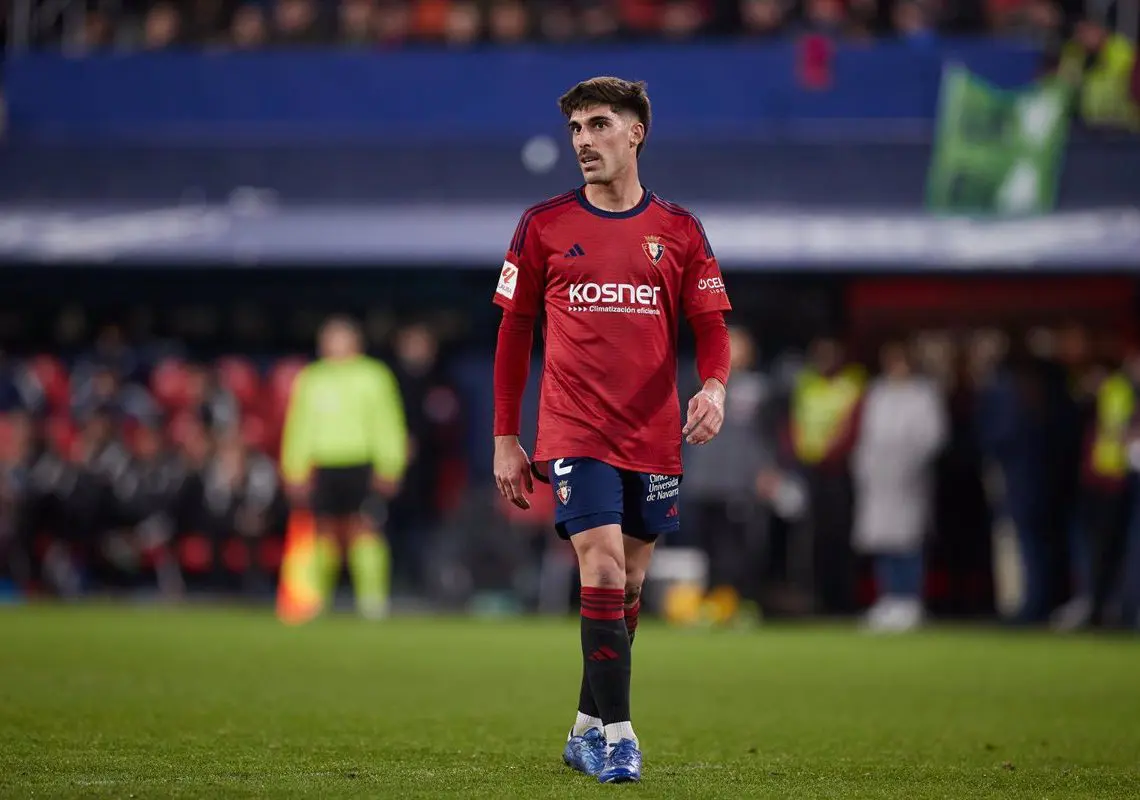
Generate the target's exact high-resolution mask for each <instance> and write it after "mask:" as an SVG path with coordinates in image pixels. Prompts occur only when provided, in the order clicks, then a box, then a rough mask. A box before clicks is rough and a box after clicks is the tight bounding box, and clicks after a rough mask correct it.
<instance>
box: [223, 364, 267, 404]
mask: <svg viewBox="0 0 1140 800" xmlns="http://www.w3.org/2000/svg"><path fill="white" fill-rule="evenodd" d="M216 367H217V371H218V382H219V383H220V384H221V385H222V387H223V388H225V389H228V390H229V391H230V392H231V393H232V394H233V396H234V397H235V398H237V401H238V403H239V404H240V405H241V407H242V409H243V410H245V409H249V408H252V407H253V406H254V405H255V404H256V403H257V401H258V400H259V399H260V396H261V376H260V375H258V374H257V368H256V367H254V366H253V362H251V361H250V360H249V359H248V358H245V357H244V356H236V355H229V356H223V357H222V358H219V359H218V361H217V364H216Z"/></svg>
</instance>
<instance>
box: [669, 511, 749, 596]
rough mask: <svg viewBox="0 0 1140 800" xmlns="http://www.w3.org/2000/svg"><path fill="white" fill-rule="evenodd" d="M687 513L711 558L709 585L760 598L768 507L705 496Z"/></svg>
mask: <svg viewBox="0 0 1140 800" xmlns="http://www.w3.org/2000/svg"><path fill="white" fill-rule="evenodd" d="M688 513H690V514H692V515H693V525H694V527H695V528H696V531H697V536H698V538H697V541H698V542H699V543H700V547H701V549H702V550H704V551H705V554H706V555H707V556H708V559H709V588H716V587H718V586H730V587H732V588H733V589H735V590H736V592H737V594H739V595H740V597H741V598H743V599H745V600H751V601H754V602H759V600H760V592H761V588H762V586H763V573H764V552H765V542H764V538H765V537H764V532H765V530H766V528H767V524H766V520H767V514H768V513H769V512H768V510H767V509H765V508H764V507H762V506H761V505H760V504H759V503H755V502H752V501H750V500H712V499H703V500H696V501H694V503H693V505H692V507H691V508H690V509H689V510H688Z"/></svg>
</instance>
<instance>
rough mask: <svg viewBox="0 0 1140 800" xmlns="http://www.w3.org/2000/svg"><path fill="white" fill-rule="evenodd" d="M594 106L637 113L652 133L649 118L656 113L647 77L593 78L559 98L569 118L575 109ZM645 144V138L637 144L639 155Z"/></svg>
mask: <svg viewBox="0 0 1140 800" xmlns="http://www.w3.org/2000/svg"><path fill="white" fill-rule="evenodd" d="M592 106H609V107H610V108H611V109H613V111H614V113H618V114H620V113H621V112H623V111H628V112H630V113H632V114H636V115H637V118H638V119H639V120H640V121H641V124H642V125H644V126H645V135H646V136H647V137H648V136H649V120H650V117H651V116H652V114H651V112H650V108H649V95H648V93H646V91H645V81H627V80H624V79H623V78H610V77H600V78H590V79H589V80H588V81H582V82H581V83H579V84H578V85H577V86H575V87H574V88H573V89H571V90H570V91H568V92H567V93H566V94H564V95H562V96H561V97H560V98H558V107H559V108H560V109H561V110H562V113H563V114H564V115H565V116H566V118H567V119H569V118H570V116H571V115H572V114H573V113H574V112H575V111H581V110H582V109H584V108H591V107H592ZM643 147H645V139H644V138H643V139H642V140H641V142H640V143H639V144H638V145H637V154H638V155H641V148H643Z"/></svg>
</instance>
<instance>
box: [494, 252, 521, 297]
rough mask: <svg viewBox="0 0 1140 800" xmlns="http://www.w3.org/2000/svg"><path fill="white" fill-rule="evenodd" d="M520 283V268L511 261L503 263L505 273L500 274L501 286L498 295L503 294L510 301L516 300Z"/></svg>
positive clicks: (497, 290)
mask: <svg viewBox="0 0 1140 800" xmlns="http://www.w3.org/2000/svg"><path fill="white" fill-rule="evenodd" d="M518 282H519V268H518V267H516V266H515V265H514V264H512V263H511V262H510V261H504V262H503V271H502V272H500V273H499V286H498V288H497V289H495V292H496V294H501V295H502V296H503V297H505V298H507V299H508V300H513V299H514V298H515V287H516V286H517V285H518Z"/></svg>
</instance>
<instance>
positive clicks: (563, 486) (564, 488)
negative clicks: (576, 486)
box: [555, 481, 570, 505]
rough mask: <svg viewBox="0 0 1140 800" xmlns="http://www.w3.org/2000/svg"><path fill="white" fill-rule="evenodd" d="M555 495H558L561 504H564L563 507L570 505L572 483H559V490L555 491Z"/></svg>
mask: <svg viewBox="0 0 1140 800" xmlns="http://www.w3.org/2000/svg"><path fill="white" fill-rule="evenodd" d="M555 494H557V495H558V501H559V502H560V503H562V505H566V504H567V503H569V502H570V481H559V482H558V489H557V490H556V491H555Z"/></svg>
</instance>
